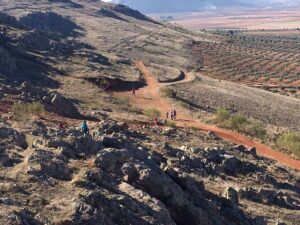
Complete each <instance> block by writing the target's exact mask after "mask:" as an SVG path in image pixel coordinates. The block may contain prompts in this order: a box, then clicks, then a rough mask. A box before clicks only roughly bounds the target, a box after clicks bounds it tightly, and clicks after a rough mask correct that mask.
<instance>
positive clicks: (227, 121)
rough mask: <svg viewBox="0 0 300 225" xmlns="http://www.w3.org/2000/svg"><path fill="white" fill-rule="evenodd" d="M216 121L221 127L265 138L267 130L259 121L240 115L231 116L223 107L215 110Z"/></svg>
mask: <svg viewBox="0 0 300 225" xmlns="http://www.w3.org/2000/svg"><path fill="white" fill-rule="evenodd" d="M216 122H217V123H219V124H220V125H221V126H222V127H225V128H228V129H231V130H235V131H238V132H240V133H243V134H247V135H250V136H252V137H257V138H260V139H265V137H266V135H267V131H266V129H265V128H264V126H263V124H262V123H261V122H260V121H258V120H254V119H251V120H249V119H247V118H246V117H244V116H242V115H233V116H231V115H230V113H229V112H228V111H227V110H226V109H225V108H220V109H218V110H217V112H216Z"/></svg>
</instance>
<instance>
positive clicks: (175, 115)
mask: <svg viewBox="0 0 300 225" xmlns="http://www.w3.org/2000/svg"><path fill="white" fill-rule="evenodd" d="M173 117H174V120H176V117H177V112H176V110H175V109H174V111H173Z"/></svg>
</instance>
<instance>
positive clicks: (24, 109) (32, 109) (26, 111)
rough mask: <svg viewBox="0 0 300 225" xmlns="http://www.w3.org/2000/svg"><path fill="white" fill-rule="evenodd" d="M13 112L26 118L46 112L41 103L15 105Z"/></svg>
mask: <svg viewBox="0 0 300 225" xmlns="http://www.w3.org/2000/svg"><path fill="white" fill-rule="evenodd" d="M12 111H13V112H14V113H15V114H16V115H19V116H26V115H30V114H32V115H41V114H43V113H44V112H45V108H44V106H43V105H42V104H41V103H40V102H32V103H15V104H14V105H13V107H12Z"/></svg>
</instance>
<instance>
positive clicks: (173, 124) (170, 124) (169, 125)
mask: <svg viewBox="0 0 300 225" xmlns="http://www.w3.org/2000/svg"><path fill="white" fill-rule="evenodd" d="M166 126H167V127H172V128H175V127H176V124H175V123H174V122H172V121H169V120H168V121H167V124H166Z"/></svg>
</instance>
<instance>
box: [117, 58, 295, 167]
mask: <svg viewBox="0 0 300 225" xmlns="http://www.w3.org/2000/svg"><path fill="white" fill-rule="evenodd" d="M136 67H137V68H138V69H139V70H140V71H141V73H142V74H143V76H144V78H145V81H146V86H145V87H143V88H139V89H138V91H137V95H136V96H132V95H131V91H127V92H125V93H122V95H124V94H125V95H126V96H128V97H129V99H130V102H131V103H132V104H133V105H135V106H136V107H138V108H140V109H143V110H147V109H157V110H158V111H160V112H161V115H162V118H163V117H164V115H165V114H166V113H167V112H170V111H171V110H173V109H174V107H173V106H172V103H171V101H170V100H169V99H167V98H165V97H162V95H161V93H160V88H161V87H163V86H166V85H171V84H179V83H187V82H191V81H193V80H194V79H195V77H194V76H193V75H192V74H191V73H188V74H186V76H185V78H184V79H183V80H181V81H177V82H172V83H162V84H160V83H159V82H158V81H157V79H156V77H155V75H154V74H153V73H152V72H151V71H150V70H149V69H148V68H147V67H146V66H145V65H144V63H143V62H140V61H138V62H136ZM177 111H178V113H177V114H178V116H177V119H176V120H175V121H173V122H175V124H176V126H177V127H193V128H198V129H199V130H202V131H205V132H209V131H211V132H214V133H215V134H216V135H217V136H219V137H221V138H223V139H224V140H227V141H230V142H232V143H235V144H241V145H244V146H246V147H255V148H256V151H257V154H258V155H260V156H263V157H266V158H269V159H273V160H276V161H278V162H279V163H280V164H283V165H285V166H288V167H291V168H293V169H295V170H299V171H300V161H298V160H296V159H292V158H290V157H288V156H287V155H285V154H284V153H281V152H278V151H275V150H273V149H271V148H270V147H268V146H266V145H264V144H262V143H259V142H257V141H254V140H251V139H250V138H247V137H245V136H244V135H241V134H238V133H236V132H233V131H230V130H227V129H222V128H219V127H216V126H213V125H207V124H203V123H201V122H200V121H197V120H196V119H194V118H193V117H192V116H189V115H187V114H186V113H185V112H184V111H183V110H182V109H178V110H177Z"/></svg>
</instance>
